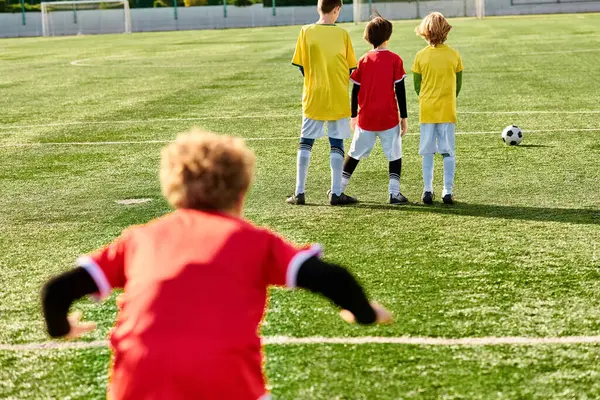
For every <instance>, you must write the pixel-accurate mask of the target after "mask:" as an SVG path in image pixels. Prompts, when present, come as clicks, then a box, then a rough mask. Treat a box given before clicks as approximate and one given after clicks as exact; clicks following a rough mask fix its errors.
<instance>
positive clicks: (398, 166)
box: [388, 158, 402, 196]
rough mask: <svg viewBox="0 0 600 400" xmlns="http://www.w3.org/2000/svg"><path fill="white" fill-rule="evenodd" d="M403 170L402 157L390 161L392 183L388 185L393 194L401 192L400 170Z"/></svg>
mask: <svg viewBox="0 0 600 400" xmlns="http://www.w3.org/2000/svg"><path fill="white" fill-rule="evenodd" d="M401 171H402V159H401V158H399V159H397V160H394V161H390V184H389V186H388V189H389V192H390V194H391V195H394V196H395V195H397V194H398V193H400V172H401Z"/></svg>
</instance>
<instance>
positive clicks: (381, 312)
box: [340, 302, 393, 325]
mask: <svg viewBox="0 0 600 400" xmlns="http://www.w3.org/2000/svg"><path fill="white" fill-rule="evenodd" d="M371 307H373V311H375V322H376V323H377V324H385V325H387V324H391V323H392V320H393V316H392V313H391V312H389V311H388V310H386V309H385V308H384V307H382V306H381V305H379V303H376V302H372V303H371ZM340 317H342V319H343V320H344V321H346V322H347V323H349V324H353V323H355V322H356V318H354V314H352V313H351V312H350V311H348V310H342V311H340Z"/></svg>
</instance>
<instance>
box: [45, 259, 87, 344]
mask: <svg viewBox="0 0 600 400" xmlns="http://www.w3.org/2000/svg"><path fill="white" fill-rule="evenodd" d="M96 292H98V287H97V286H96V283H95V282H94V279H93V278H92V277H91V276H90V274H89V273H88V272H87V271H86V270H85V269H84V268H82V267H77V268H75V269H73V270H71V271H68V272H65V273H64V274H62V275H59V276H57V277H55V278H53V279H51V280H50V281H48V282H47V283H46V284H45V285H44V288H43V289H42V311H43V313H44V319H45V320H46V328H47V330H48V334H49V335H50V336H51V337H53V338H59V337H64V336H69V337H76V336H79V335H81V334H83V333H86V332H88V331H90V330H92V329H94V327H95V325H94V324H91V323H87V324H86V323H79V321H78V318H75V319H72V318H69V316H68V314H69V309H70V308H71V304H73V302H75V301H76V300H78V299H80V298H82V297H83V296H86V295H89V294H92V293H96Z"/></svg>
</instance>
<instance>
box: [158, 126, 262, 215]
mask: <svg viewBox="0 0 600 400" xmlns="http://www.w3.org/2000/svg"><path fill="white" fill-rule="evenodd" d="M254 159H255V158H254V153H253V152H252V151H251V150H250V149H248V148H247V147H246V145H245V143H244V141H243V140H242V139H239V138H234V137H232V136H226V135H217V134H215V133H210V132H204V131H201V130H192V131H190V132H188V133H183V134H181V135H179V136H178V137H177V139H176V140H175V141H174V142H173V143H171V144H169V145H168V146H166V147H165V148H163V150H162V152H161V167H160V183H161V188H162V193H163V195H164V196H165V198H166V199H167V200H168V201H169V203H171V205H172V206H173V207H175V208H193V209H197V210H216V211H226V210H231V209H233V208H235V206H236V205H237V204H238V202H239V201H240V199H242V198H243V196H244V195H245V194H246V192H247V191H248V188H249V187H250V183H251V182H252V176H253V175H254Z"/></svg>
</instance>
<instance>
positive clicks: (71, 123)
mask: <svg viewBox="0 0 600 400" xmlns="http://www.w3.org/2000/svg"><path fill="white" fill-rule="evenodd" d="M457 113H458V114H481V115H521V114H523V115H524V114H553V115H554V114H600V110H575V111H561V110H552V111H544V110H521V111H519V110H515V111H460V110H459V111H457ZM276 118H300V114H299V113H294V114H275V115H266V114H261V115H207V116H202V117H175V118H150V119H143V120H140V119H129V120H106V121H69V122H53V123H41V124H32V125H2V124H0V129H31V128H52V127H57V126H76V125H110V124H151V123H157V122H180V121H207V120H219V119H276Z"/></svg>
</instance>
